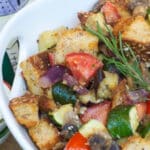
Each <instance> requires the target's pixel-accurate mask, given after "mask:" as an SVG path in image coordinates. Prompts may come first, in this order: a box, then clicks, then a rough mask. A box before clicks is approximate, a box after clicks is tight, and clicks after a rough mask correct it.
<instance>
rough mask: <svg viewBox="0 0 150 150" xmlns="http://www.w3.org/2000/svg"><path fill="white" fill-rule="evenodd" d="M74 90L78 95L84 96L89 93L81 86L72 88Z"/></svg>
mask: <svg viewBox="0 0 150 150" xmlns="http://www.w3.org/2000/svg"><path fill="white" fill-rule="evenodd" d="M74 90H75V91H76V92H77V93H78V94H80V95H84V94H87V93H88V92H89V90H88V89H87V88H86V87H83V86H76V87H75V88H74Z"/></svg>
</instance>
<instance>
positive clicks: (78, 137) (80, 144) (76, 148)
mask: <svg viewBox="0 0 150 150" xmlns="http://www.w3.org/2000/svg"><path fill="white" fill-rule="evenodd" d="M64 150H90V147H89V145H88V141H87V139H86V138H85V137H83V135H82V134H80V133H79V132H77V133H76V134H74V135H73V137H72V138H71V139H70V140H69V142H68V143H67V145H66V147H65V149H64Z"/></svg>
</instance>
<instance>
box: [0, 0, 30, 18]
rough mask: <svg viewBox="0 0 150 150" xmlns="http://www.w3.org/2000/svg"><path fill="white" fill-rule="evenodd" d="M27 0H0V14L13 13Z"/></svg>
mask: <svg viewBox="0 0 150 150" xmlns="http://www.w3.org/2000/svg"><path fill="white" fill-rule="evenodd" d="M27 1H28V0H0V16H5V15H9V14H12V13H15V12H16V11H18V10H19V9H20V8H22V7H23V6H24V5H25V3H26V2H27Z"/></svg>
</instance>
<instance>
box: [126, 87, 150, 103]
mask: <svg viewBox="0 0 150 150" xmlns="http://www.w3.org/2000/svg"><path fill="white" fill-rule="evenodd" d="M127 96H128V98H129V100H131V101H133V102H138V101H141V100H144V99H147V96H148V92H147V91H146V90H144V89H140V90H135V91H129V92H128V93H127Z"/></svg>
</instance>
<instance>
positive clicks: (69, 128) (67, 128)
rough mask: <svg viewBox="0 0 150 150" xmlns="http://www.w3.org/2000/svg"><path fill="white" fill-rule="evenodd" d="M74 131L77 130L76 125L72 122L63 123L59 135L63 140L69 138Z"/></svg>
mask: <svg viewBox="0 0 150 150" xmlns="http://www.w3.org/2000/svg"><path fill="white" fill-rule="evenodd" d="M76 132H78V127H77V126H76V125H74V124H69V123H68V124H65V125H64V126H63V127H62V130H61V132H60V135H61V136H62V137H63V138H64V140H69V139H70V138H71V137H72V136H73V135H74V134H75V133H76Z"/></svg>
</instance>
